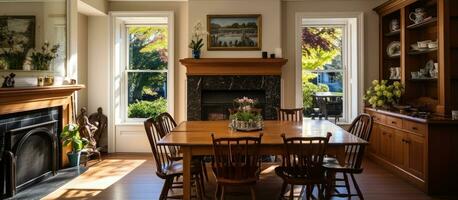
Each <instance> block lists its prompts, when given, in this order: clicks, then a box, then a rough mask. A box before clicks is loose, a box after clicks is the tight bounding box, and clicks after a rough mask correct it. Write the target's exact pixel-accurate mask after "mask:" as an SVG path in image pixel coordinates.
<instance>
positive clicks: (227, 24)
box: [207, 15, 262, 51]
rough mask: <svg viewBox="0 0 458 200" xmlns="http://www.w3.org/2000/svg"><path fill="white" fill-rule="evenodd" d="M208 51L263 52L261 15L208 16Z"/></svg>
mask: <svg viewBox="0 0 458 200" xmlns="http://www.w3.org/2000/svg"><path fill="white" fill-rule="evenodd" d="M207 29H208V33H209V34H208V41H207V50H209V51H212V50H224V51H240V50H261V45H262V34H261V30H262V19H261V15H207Z"/></svg>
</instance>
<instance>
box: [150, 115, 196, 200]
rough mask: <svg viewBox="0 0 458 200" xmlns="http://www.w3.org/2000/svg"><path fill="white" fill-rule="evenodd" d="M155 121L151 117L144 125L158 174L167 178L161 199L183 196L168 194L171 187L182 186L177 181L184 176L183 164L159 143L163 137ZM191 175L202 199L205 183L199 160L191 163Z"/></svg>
mask: <svg viewBox="0 0 458 200" xmlns="http://www.w3.org/2000/svg"><path fill="white" fill-rule="evenodd" d="M155 123H156V122H155V120H154V119H152V118H150V119H147V120H146V121H145V122H144V126H145V131H146V135H147V137H148V141H149V143H150V146H151V150H152V153H153V158H154V161H155V163H156V175H157V176H158V177H159V178H162V179H164V180H165V182H164V185H163V187H162V191H161V194H160V197H159V199H160V200H165V199H167V198H173V199H176V198H182V195H172V196H168V193H169V190H170V189H172V188H177V187H178V188H179V187H182V183H180V182H175V181H176V180H178V179H179V178H180V177H182V176H183V164H182V162H180V161H174V160H172V159H170V158H171V156H170V155H169V150H168V148H167V147H166V146H162V145H158V144H157V142H158V141H159V140H160V139H161V138H162V137H161V134H160V133H159V132H158V131H157V127H156V126H155V125H154V124H155ZM191 176H192V181H193V184H194V185H195V186H196V189H197V197H198V198H199V199H202V198H203V196H204V192H203V183H202V182H201V176H202V170H201V166H200V163H199V162H193V163H192V164H191Z"/></svg>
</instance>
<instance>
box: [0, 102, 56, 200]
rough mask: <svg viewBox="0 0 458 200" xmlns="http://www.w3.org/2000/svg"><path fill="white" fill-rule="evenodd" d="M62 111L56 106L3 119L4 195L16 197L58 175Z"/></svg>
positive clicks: (2, 162) (2, 172)
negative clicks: (59, 133)
mask: <svg viewBox="0 0 458 200" xmlns="http://www.w3.org/2000/svg"><path fill="white" fill-rule="evenodd" d="M60 112H61V111H60V109H59V108H57V107H55V108H47V109H40V110H34V111H27V112H21V113H14V114H9V115H2V116H0V130H1V132H0V133H1V135H0V136H1V140H2V141H4V142H3V143H2V144H1V146H0V147H1V151H2V152H3V153H2V158H1V167H0V169H1V179H0V181H1V184H0V185H1V187H0V189H1V194H2V196H4V197H10V196H14V195H15V194H16V192H19V191H21V190H23V189H25V188H27V187H29V186H30V185H32V184H34V183H37V182H40V181H42V180H44V179H46V178H47V177H49V176H51V175H55V174H56V172H57V169H58V168H59V166H58V165H59V164H58V163H60V160H59V158H60V156H59V155H60V152H59V149H60V148H58V147H59V139H58V134H57V133H58V132H59V130H60V129H61V128H60V127H59V124H61V123H60V120H59V119H61V116H60V114H59V113H60Z"/></svg>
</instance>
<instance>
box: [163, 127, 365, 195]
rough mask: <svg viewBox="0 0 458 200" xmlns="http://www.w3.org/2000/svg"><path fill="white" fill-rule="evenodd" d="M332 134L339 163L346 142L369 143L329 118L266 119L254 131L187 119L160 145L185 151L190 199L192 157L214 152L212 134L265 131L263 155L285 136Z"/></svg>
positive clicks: (277, 150)
mask: <svg viewBox="0 0 458 200" xmlns="http://www.w3.org/2000/svg"><path fill="white" fill-rule="evenodd" d="M328 132H329V133H332V136H331V138H330V140H329V144H328V148H327V154H328V155H333V156H336V158H337V159H338V160H339V162H341V163H342V162H344V160H345V145H347V144H363V145H366V144H368V142H367V141H365V140H363V139H361V138H359V137H356V136H354V135H352V134H350V133H349V132H347V131H346V130H344V129H342V128H340V127H339V126H337V125H335V124H333V123H331V122H329V121H327V120H307V119H306V120H304V121H302V122H289V121H264V126H263V129H262V130H260V131H254V132H241V131H235V130H233V129H232V128H230V127H229V121H184V122H182V123H180V124H179V125H178V126H177V127H175V129H173V131H172V132H170V133H169V134H167V135H166V136H164V138H162V139H161V140H160V141H159V142H158V145H170V146H179V147H180V149H181V151H182V154H183V199H190V198H191V168H190V166H191V158H192V157H193V156H205V155H213V146H212V145H213V143H212V138H211V134H214V135H215V138H220V137H242V136H255V137H258V136H259V134H260V133H262V134H263V137H262V140H261V146H260V152H261V154H262V155H281V154H282V152H283V139H282V137H281V134H283V133H284V134H285V135H286V137H316V136H322V137H326V134H327V133H328Z"/></svg>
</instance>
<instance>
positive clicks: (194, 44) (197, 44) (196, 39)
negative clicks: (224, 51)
mask: <svg viewBox="0 0 458 200" xmlns="http://www.w3.org/2000/svg"><path fill="white" fill-rule="evenodd" d="M207 34H208V33H207V31H205V30H203V27H202V23H200V22H198V23H197V24H196V25H194V27H193V30H192V35H191V38H192V39H191V43H189V48H191V49H192V57H193V58H194V59H199V58H200V49H201V48H202V47H203V46H204V36H205V35H207Z"/></svg>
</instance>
